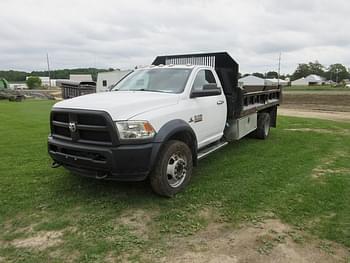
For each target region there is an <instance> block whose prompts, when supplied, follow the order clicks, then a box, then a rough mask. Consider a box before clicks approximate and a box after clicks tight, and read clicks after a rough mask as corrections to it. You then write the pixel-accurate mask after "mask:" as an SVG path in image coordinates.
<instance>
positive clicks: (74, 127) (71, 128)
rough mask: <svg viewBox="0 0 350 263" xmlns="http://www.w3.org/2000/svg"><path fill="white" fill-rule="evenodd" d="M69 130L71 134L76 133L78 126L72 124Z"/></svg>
mask: <svg viewBox="0 0 350 263" xmlns="http://www.w3.org/2000/svg"><path fill="white" fill-rule="evenodd" d="M68 127H69V130H70V131H71V132H76V131H77V125H76V124H75V122H72V121H71V122H70V123H69V126H68Z"/></svg>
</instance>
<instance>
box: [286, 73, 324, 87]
mask: <svg viewBox="0 0 350 263" xmlns="http://www.w3.org/2000/svg"><path fill="white" fill-rule="evenodd" d="M322 84H325V80H324V78H322V77H321V76H318V75H315V74H311V75H309V76H307V77H305V78H300V79H296V80H294V81H292V86H309V85H322Z"/></svg>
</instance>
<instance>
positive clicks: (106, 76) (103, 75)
mask: <svg viewBox="0 0 350 263" xmlns="http://www.w3.org/2000/svg"><path fill="white" fill-rule="evenodd" d="M130 72H131V70H115V71H108V72H100V73H98V75H97V85H96V91H97V92H105V91H108V90H109V89H110V88H111V86H113V85H114V84H116V83H117V82H119V81H120V80H121V79H122V78H124V77H125V76H126V75H127V74H129V73H130Z"/></svg>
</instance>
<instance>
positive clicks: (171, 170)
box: [150, 140, 193, 197]
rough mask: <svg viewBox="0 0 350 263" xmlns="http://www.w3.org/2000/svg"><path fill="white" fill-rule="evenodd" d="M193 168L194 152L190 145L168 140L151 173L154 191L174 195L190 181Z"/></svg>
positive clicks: (169, 195) (164, 194)
mask: <svg viewBox="0 0 350 263" xmlns="http://www.w3.org/2000/svg"><path fill="white" fill-rule="evenodd" d="M192 168H193V162H192V153H191V150H190V148H189V147H188V145H187V144H185V143H183V142H181V141H175V140H171V141H168V142H166V143H165V145H164V146H163V147H162V149H161V151H160V153H159V159H158V160H157V163H156V166H155V168H154V170H153V172H152V173H151V174H150V181H151V186H152V189H153V191H154V192H156V193H157V194H159V195H162V196H167V197H172V196H174V195H175V194H177V193H178V192H180V191H182V190H183V189H184V188H185V187H186V185H187V184H188V183H189V181H190V179H191V176H192Z"/></svg>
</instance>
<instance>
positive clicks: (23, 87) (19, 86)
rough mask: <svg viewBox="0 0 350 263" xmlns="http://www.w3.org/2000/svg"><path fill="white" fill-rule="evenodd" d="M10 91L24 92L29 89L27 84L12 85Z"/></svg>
mask: <svg viewBox="0 0 350 263" xmlns="http://www.w3.org/2000/svg"><path fill="white" fill-rule="evenodd" d="M9 85H10V89H11V90H23V89H28V86H27V84H25V83H10V84H9Z"/></svg>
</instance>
